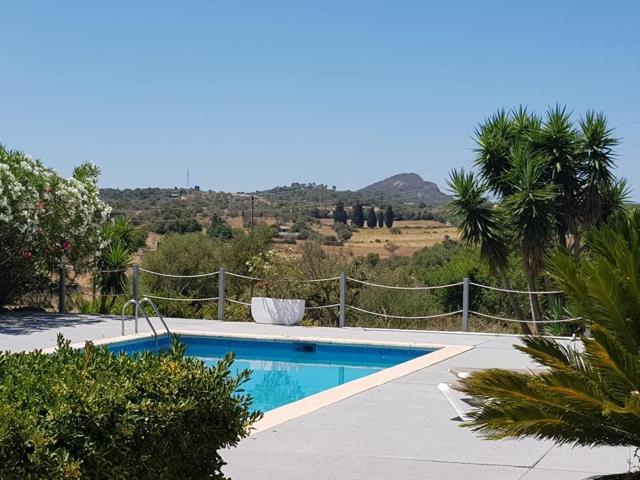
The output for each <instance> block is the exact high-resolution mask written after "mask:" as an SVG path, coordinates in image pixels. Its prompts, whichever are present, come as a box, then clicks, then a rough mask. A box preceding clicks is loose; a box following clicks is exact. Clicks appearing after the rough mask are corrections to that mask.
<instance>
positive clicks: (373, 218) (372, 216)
mask: <svg viewBox="0 0 640 480" xmlns="http://www.w3.org/2000/svg"><path fill="white" fill-rule="evenodd" d="M377 226H378V216H377V215H376V210H375V208H373V207H369V210H367V227H369V228H376V227H377Z"/></svg>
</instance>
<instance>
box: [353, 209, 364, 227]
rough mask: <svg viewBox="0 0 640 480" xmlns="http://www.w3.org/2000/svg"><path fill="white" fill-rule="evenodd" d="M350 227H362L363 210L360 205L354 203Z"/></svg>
mask: <svg viewBox="0 0 640 480" xmlns="http://www.w3.org/2000/svg"><path fill="white" fill-rule="evenodd" d="M351 215H352V216H351V225H354V226H356V227H358V228H362V227H364V210H363V209H362V204H361V203H356V204H355V206H354V207H353V212H352V214H351Z"/></svg>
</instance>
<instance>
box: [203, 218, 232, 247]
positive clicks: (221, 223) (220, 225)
mask: <svg viewBox="0 0 640 480" xmlns="http://www.w3.org/2000/svg"><path fill="white" fill-rule="evenodd" d="M207 234H208V235H209V236H210V237H211V238H217V239H219V240H222V241H223V242H226V241H228V240H231V239H232V238H233V229H232V228H231V227H230V226H229V224H228V223H227V222H226V221H225V220H224V219H223V218H221V217H220V216H218V215H214V216H213V218H212V219H211V225H209V228H208V229H207Z"/></svg>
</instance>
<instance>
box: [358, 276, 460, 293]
mask: <svg viewBox="0 0 640 480" xmlns="http://www.w3.org/2000/svg"><path fill="white" fill-rule="evenodd" d="M347 280H348V281H350V282H354V283H359V284H361V285H367V286H369V287H376V288H387V289H389V290H437V289H439V288H451V287H458V286H460V285H462V284H463V283H464V282H457V283H450V284H448V285H434V286H432V287H426V286H423V287H400V286H396V285H381V284H379V283H371V282H365V281H363V280H356V279H355V278H351V277H347Z"/></svg>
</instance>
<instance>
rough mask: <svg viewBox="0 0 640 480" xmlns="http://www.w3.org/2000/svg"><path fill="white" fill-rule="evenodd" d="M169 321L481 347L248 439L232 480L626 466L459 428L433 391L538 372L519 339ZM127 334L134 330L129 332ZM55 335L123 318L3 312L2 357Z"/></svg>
mask: <svg viewBox="0 0 640 480" xmlns="http://www.w3.org/2000/svg"><path fill="white" fill-rule="evenodd" d="M142 323H143V322H141V330H144V326H143V325H142ZM167 323H168V324H169V326H170V328H171V329H175V330H202V331H207V332H216V333H229V334H243V333H244V334H255V335H258V334H264V335H282V336H283V337H286V336H296V337H305V336H309V337H321V338H325V339H357V340H372V341H394V342H421V343H436V344H447V345H469V346H473V347H474V348H473V349H472V350H469V351H467V352H465V353H462V354H460V355H458V356H457V357H454V358H450V359H448V360H445V361H443V362H441V363H438V364H436V365H433V366H430V367H428V368H424V369H422V370H419V371H417V372H414V373H412V374H409V375H407V376H404V377H402V378H398V379H396V380H393V381H390V382H388V383H385V384H383V385H380V386H379V387H375V388H372V389H370V390H367V391H364V392H362V393H359V394H356V395H354V396H351V397H349V398H346V399H344V400H342V401H339V402H337V403H334V404H332V405H329V406H326V407H324V408H321V409H319V410H317V411H315V412H312V413H309V414H307V415H305V416H302V417H299V418H296V419H293V420H290V421H288V422H285V423H282V424H280V425H277V426H275V427H273V428H270V429H268V430H266V431H263V432H260V433H257V434H255V435H253V436H251V437H250V438H248V439H245V440H244V441H242V442H241V443H240V445H239V446H238V447H237V448H235V449H231V450H229V451H227V452H225V454H224V457H225V459H226V461H227V462H228V465H227V466H226V467H225V472H226V474H227V475H229V476H230V477H231V478H233V479H234V480H272V479H273V480H276V479H277V480H282V479H322V480H325V479H331V478H336V479H344V480H352V479H353V480H355V479H396V478H397V479H403V480H413V479H416V480H417V479H432V480H439V479H467V478H468V479H478V480H484V479H487V480H489V479H491V480H498V479H500V480H502V479H504V480H519V479H522V480H542V479H543V480H579V479H586V478H589V477H591V476H593V475H598V474H603V473H617V472H624V471H627V469H628V461H629V455H630V452H629V450H628V449H626V448H618V449H613V448H598V449H585V448H576V449H572V448H570V447H554V446H553V445H552V444H551V443H547V442H540V441H533V440H521V441H501V442H492V441H485V440H481V439H480V438H478V437H477V435H475V434H474V433H473V432H471V431H470V430H468V429H463V428H460V427H459V422H458V421H457V420H456V419H455V418H454V417H455V416H456V414H455V412H454V411H453V409H452V408H451V406H450V405H449V404H448V403H447V401H446V399H445V398H444V397H443V396H442V394H441V393H440V392H439V391H438V390H437V389H436V385H437V384H438V383H440V382H443V381H451V380H452V377H451V375H450V374H449V373H448V371H447V370H448V368H449V367H451V366H467V367H507V368H524V367H528V366H532V364H531V363H530V362H529V361H528V359H527V358H526V357H525V356H523V355H521V354H520V353H518V352H517V351H516V350H514V349H513V348H512V345H513V344H514V343H516V342H517V341H518V339H517V337H514V336H500V335H484V334H463V333H437V332H417V331H398V330H365V329H356V328H344V329H337V328H322V327H315V328H311V327H275V326H265V325H258V324H254V323H234V322H217V321H209V320H192V319H168V321H167ZM127 329H128V331H129V332H131V331H132V327H131V325H128V326H127ZM57 333H62V334H63V335H64V336H65V337H66V338H68V339H70V340H71V341H72V342H81V341H84V340H87V339H90V340H97V339H101V338H110V337H116V336H119V335H120V321H119V319H118V318H110V317H92V316H80V315H65V316H58V315H44V314H20V315H8V314H2V315H0V350H12V351H19V350H31V349H34V348H49V347H52V346H54V345H55V339H56V334H57Z"/></svg>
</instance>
